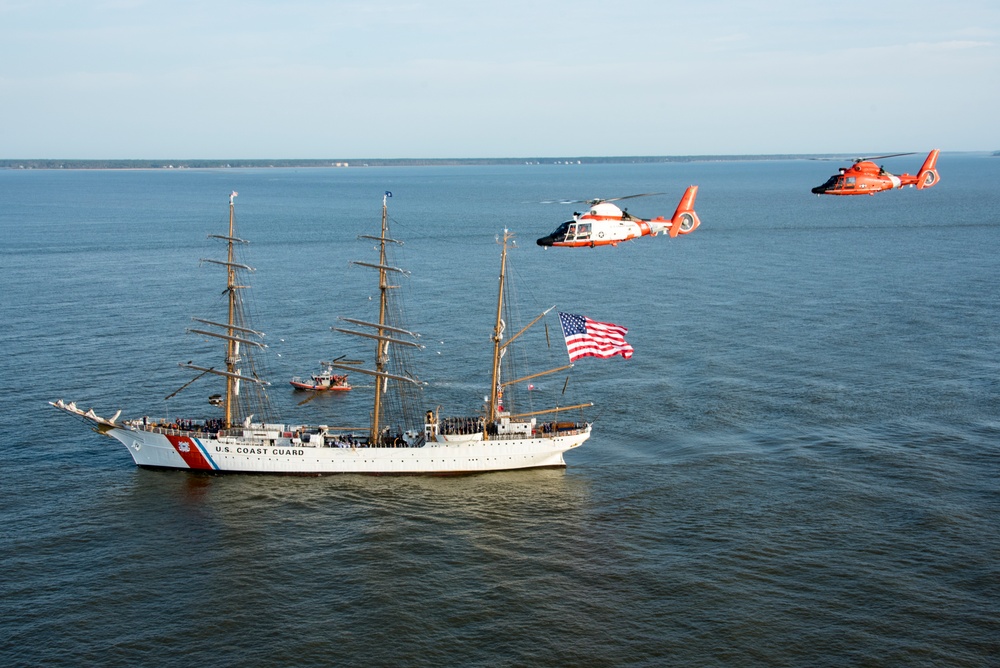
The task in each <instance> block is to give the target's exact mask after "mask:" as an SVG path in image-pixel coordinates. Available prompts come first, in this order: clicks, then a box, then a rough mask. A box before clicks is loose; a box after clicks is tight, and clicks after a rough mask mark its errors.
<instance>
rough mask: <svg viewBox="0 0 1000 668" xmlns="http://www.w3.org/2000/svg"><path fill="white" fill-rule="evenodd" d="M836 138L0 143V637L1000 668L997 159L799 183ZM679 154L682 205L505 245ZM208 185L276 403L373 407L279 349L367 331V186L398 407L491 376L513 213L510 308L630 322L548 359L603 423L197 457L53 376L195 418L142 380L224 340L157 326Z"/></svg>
mask: <svg viewBox="0 0 1000 668" xmlns="http://www.w3.org/2000/svg"><path fill="white" fill-rule="evenodd" d="M922 159H923V156H920V155H917V156H907V157H900V158H893V159H890V160H887V161H885V165H886V167H887V168H888V169H889V170H890V171H893V172H895V173H901V172H903V171H910V172H913V171H915V170H916V169H917V168H918V167H919V165H920V162H921V161H922ZM837 166H838V165H837V163H832V162H817V161H807V160H785V161H747V162H696V163H669V164H640V165H524V166H492V167H491V166H475V167H471V166H466V167H439V166H438V167H407V168H367V169H366V168H349V169H332V168H331V169H259V170H256V169H248V170H156V171H152V170H150V171H141V170H136V171H0V238H2V244H0V284H2V286H3V287H2V290H0V346H2V351H3V354H2V355H0V372H2V379H3V390H2V392H0V397H2V402H0V405H2V409H3V410H2V417H3V419H2V421H0V457H2V458H0V463H2V482H0V573H2V577H0V664H3V665H5V666H61V665H66V666H77V665H102V666H193V665H206V666H207V665H210V666H278V665H294V666H331V665H338V666H339V665H357V666H446V665H461V666H623V665H634V666H661V665H679V666H734V665H737V666H747V665H761V666H764V665H767V666H853V665H870V666H883V665H884V666H985V665H998V659H997V657H998V656H1000V485H998V475H1000V380H998V376H1000V290H998V286H1000V256H998V252H1000V187H998V185H997V184H998V183H1000V158H994V157H990V156H988V155H986V154H949V153H944V154H942V156H941V158H940V161H939V164H938V167H939V171H940V173H941V182H940V184H939V185H938V186H936V187H934V188H932V189H930V190H926V191H917V190H915V189H906V190H902V191H893V192H887V193H882V194H880V195H877V196H874V197H854V198H836V197H817V196H815V195H812V194H811V193H810V192H809V189H810V188H811V187H812V186H815V185H818V184H820V183H822V182H823V181H825V180H826V178H827V177H828V176H829V175H830V174H832V173H833V172H834V171H835V170H836V168H837ZM690 184H698V185H699V186H700V187H701V189H700V192H699V195H698V200H697V202H696V207H695V208H696V210H697V212H698V214H699V216H700V217H701V221H702V225H701V228H700V229H698V230H697V231H696V232H695V233H693V234H690V235H688V236H686V237H681V238H677V239H669V238H666V237H659V238H643V239H640V240H637V241H633V242H630V243H627V244H623V245H620V246H618V247H615V248H610V247H609V248H598V249H580V250H569V249H549V250H544V249H542V248H540V247H538V246H536V245H535V243H534V242H535V239H536V238H538V237H540V236H543V235H544V234H546V233H548V232H550V231H552V230H553V229H555V227H556V226H557V225H558V224H559V223H561V222H563V221H564V220H568V219H569V218H570V216H571V214H572V211H573V209H574V205H554V204H541V203H540V202H542V201H545V200H552V199H559V198H567V199H586V198H591V197H616V196H622V195H630V194H634V193H646V192H663V193H665V194H664V195H662V196H656V197H647V198H642V199H635V200H629V201H627V202H624V203H623V204H628V207H629V209H630V212H631V213H633V214H636V215H643V216H646V217H648V216H651V215H657V214H664V215H667V216H669V215H671V214H672V212H673V210H674V208H675V206H676V204H677V201H678V200H679V198H680V196H681V194H682V193H683V191H684V188H685V187H686V186H688V185H690ZM231 190H237V191H239V193H240V194H239V197H238V198H237V201H236V203H237V219H238V225H239V233H240V235H241V236H242V237H244V238H246V239H249V240H251V241H252V244H251V245H250V246H249V249H248V252H247V258H248V261H249V263H250V264H252V265H253V266H254V267H255V268H256V270H257V271H256V273H254V274H253V278H252V280H253V288H252V290H251V292H252V294H253V303H254V306H255V310H256V314H257V323H258V325H259V327H260V328H261V329H263V330H264V331H266V332H267V334H268V340H269V341H270V347H269V349H268V367H269V372H270V374H271V377H272V380H273V382H274V384H273V386H272V387H271V397H272V400H273V401H274V403H275V406H276V407H277V408H278V409H279V410H280V412H281V414H282V417H283V418H284V419H285V420H286V421H288V422H311V423H327V424H342V423H343V421H353V420H361V421H362V422H361V423H363V421H364V419H365V416H367V411H368V410H369V409H368V402H369V400H370V392H369V388H366V387H365V382H364V380H363V378H358V377H356V376H355V377H352V380H354V381H355V385H356V387H355V390H354V391H352V392H350V393H347V394H346V395H338V396H321V397H318V398H316V399H315V400H311V401H308V402H305V403H302V401H303V396H304V395H302V394H301V393H300V394H296V393H295V392H293V391H292V389H291V387H290V386H289V385H288V384H287V381H288V379H289V378H290V377H291V376H293V375H307V374H309V373H312V372H315V371H318V370H319V364H318V362H319V360H321V359H329V358H330V357H333V356H338V355H344V354H346V355H349V356H350V357H360V358H364V355H365V352H364V351H363V350H357V349H354V348H352V347H351V346H353V345H356V343H355V342H354V341H347V340H345V339H346V338H348V337H344V336H343V335H338V334H335V333H333V332H331V331H330V327H331V326H333V325H336V324H337V317H338V316H342V315H347V316H352V317H364V316H365V309H367V308H370V302H369V301H368V297H370V296H371V295H372V294H373V292H374V291H373V288H372V286H371V285H368V283H367V282H368V281H370V278H371V274H370V273H366V272H365V271H364V270H363V269H361V268H358V267H352V266H351V265H350V264H349V261H350V260H353V259H370V251H371V248H370V242H365V241H359V240H358V239H357V235H358V234H363V233H372V232H374V231H375V230H376V227H377V225H378V222H379V219H380V211H381V199H382V194H383V192H384V191H386V190H389V191H392V193H393V197H392V199H391V200H389V212H390V217H391V219H392V234H393V236H395V237H396V238H399V239H402V240H404V241H405V242H406V245H405V246H403V247H402V249H401V263H402V264H404V266H406V268H408V269H409V270H410V271H411V274H410V276H409V277H408V278H406V279H405V280H404V281H403V288H402V289H403V290H404V293H405V297H406V303H407V311H408V314H409V319H410V320H411V321H412V324H413V329H414V330H416V331H419V332H421V333H422V335H423V340H424V341H425V343H426V344H427V347H426V349H425V350H424V351H423V352H422V353H420V355H419V356H418V357H417V361H418V362H419V363H421V364H423V368H424V372H423V379H424V380H426V381H427V382H428V385H427V386H426V387H425V389H424V392H425V395H426V398H427V402H426V403H427V407H428V408H433V407H434V406H436V405H441V406H442V411H443V412H447V413H451V414H461V413H466V412H469V411H475V410H477V409H478V406H479V405H480V404H481V403H482V395H483V394H484V392H486V390H487V388H488V386H489V378H488V366H487V363H488V355H489V351H490V348H489V346H490V342H489V336H490V331H491V314H492V313H493V310H494V308H495V301H494V300H495V298H496V297H495V290H496V279H497V272H498V262H499V248H498V246H497V244H496V236H497V235H498V234H499V233H501V232H502V231H503V230H504V229H505V228H506V229H510V230H513V231H514V232H515V233H516V234H517V235H518V239H519V241H520V247H519V248H518V249H516V250H514V251H512V252H511V261H512V267H513V271H515V272H516V273H517V278H518V279H519V283H520V284H521V285H523V287H522V288H521V289H520V290H519V294H518V297H519V303H522V308H523V310H524V313H525V314H526V315H527V316H528V317H529V318H530V317H531V315H533V314H534V313H536V312H540V311H541V310H543V309H545V308H548V307H549V306H552V305H553V304H554V305H556V306H557V310H560V311H567V312H572V313H580V314H583V315H587V316H589V317H591V318H594V319H597V320H605V321H610V322H615V323H618V324H621V325H624V326H626V327H628V328H629V334H628V337H627V338H628V341H629V343H631V344H632V345H633V346H634V348H635V355H634V357H633V358H632V359H631V360H628V361H626V360H622V359H621V358H616V359H612V360H597V359H584V360H581V361H579V362H578V363H577V364H576V367H575V368H574V369H573V370H572V373H571V375H570V380H569V382H568V384H567V385H565V389H566V394H565V396H566V397H567V399H565V400H563V401H564V403H567V402H568V401H569V400H570V399H569V397H570V396H572V397H573V399H572V400H573V401H574V402H582V401H593V402H594V403H595V406H594V408H593V409H591V410H590V411H588V413H587V414H586V417H587V418H588V419H590V420H593V421H594V424H595V426H594V433H593V436H592V438H591V439H590V440H589V441H588V442H587V443H586V444H584V446H583V447H581V448H580V449H578V450H575V451H573V452H570V453H569V454H568V455H567V464H568V466H567V468H565V469H559V470H538V471H523V472H507V473H494V474H484V475H473V476H459V477H360V476H348V475H344V476H329V477H319V478H297V477H270V476H247V475H219V476H216V475H195V474H189V473H185V472H163V471H147V470H141V469H138V468H137V467H136V466H135V465H134V464H133V463H132V460H131V458H130V457H129V454H128V453H127V452H126V451H125V449H124V448H122V447H121V446H120V445H119V444H118V443H117V442H115V441H113V440H111V439H108V438H105V437H102V436H99V435H98V434H96V433H94V432H92V431H90V430H88V429H87V428H86V427H85V426H84V425H83V424H81V423H80V422H78V421H76V420H74V419H72V418H71V417H70V416H67V415H65V414H63V413H61V412H59V411H57V410H55V409H53V408H51V407H50V406H48V405H47V403H46V402H48V401H51V400H55V399H59V398H62V399H65V400H66V401H70V400H74V401H76V403H77V404H78V405H79V406H81V407H83V408H89V407H94V409H95V410H96V411H97V412H98V413H99V414H102V415H111V414H113V413H114V412H115V411H116V410H118V409H123V410H124V413H123V414H124V415H125V416H136V415H164V416H175V415H176V416H180V415H189V414H191V413H192V412H197V413H198V414H204V415H211V413H209V411H210V410H211V407H210V406H208V404H207V403H206V401H205V398H206V396H207V395H208V394H210V393H214V392H215V391H217V389H218V388H214V387H212V386H211V382H209V381H204V384H202V381H199V382H198V383H196V384H194V385H192V386H191V387H189V388H187V389H185V390H184V391H183V392H181V393H179V394H177V395H176V396H175V397H173V398H171V399H169V400H167V399H165V397H166V396H167V395H168V394H170V393H172V392H174V391H175V390H177V389H178V388H180V387H181V386H182V385H183V384H184V383H186V382H187V381H188V380H190V375H189V372H187V371H185V370H184V369H181V368H179V367H178V363H181V362H187V361H188V360H193V361H194V363H195V364H199V363H206V362H210V363H211V362H213V359H214V358H213V357H212V355H216V354H218V351H217V346H216V344H214V343H213V342H209V341H203V340H202V339H201V338H200V337H198V336H197V335H194V334H189V333H186V332H185V330H186V329H187V328H188V327H190V326H192V322H191V320H190V318H191V317H192V316H195V317H205V318H208V319H213V318H216V319H217V318H218V317H219V316H218V314H219V310H218V309H219V307H220V304H221V303H222V301H221V300H222V296H221V291H222V286H223V285H224V277H223V276H222V273H221V271H219V269H218V267H213V266H212V265H208V264H201V265H200V264H199V259H200V258H213V257H219V253H220V252H221V249H220V248H219V245H218V242H215V241H213V240H209V239H207V238H206V237H207V235H208V234H221V233H224V226H225V224H226V221H227V214H228V195H229V193H230V191H231ZM584 206H585V205H583V204H577V205H575V207H576V209H577V210H581V209H582V207H584ZM553 316H554V313H553V314H551V315H550V317H553ZM549 326H550V330H551V333H552V335H553V338H554V339H557V340H554V341H553V348H554V349H556V350H557V351H558V347H559V346H560V345H562V344H561V340H558V337H559V334H558V325H557V324H555V323H554V322H553V323H551V324H550V325H549ZM338 337H339V338H338ZM368 357H369V358H370V354H369V356H368ZM564 382H565V381H564V377H563V376H559V377H558V379H556V380H551V381H545V380H543V379H540V380H539V381H538V383H537V387H536V389H535V390H534V392H537V393H538V397H539V401H540V402H541V403H547V402H546V401H544V400H545V399H546V398H553V397H554V398H556V399H557V400H559V399H560V398H561V397H562V396H563V394H562V393H563V390H564Z"/></svg>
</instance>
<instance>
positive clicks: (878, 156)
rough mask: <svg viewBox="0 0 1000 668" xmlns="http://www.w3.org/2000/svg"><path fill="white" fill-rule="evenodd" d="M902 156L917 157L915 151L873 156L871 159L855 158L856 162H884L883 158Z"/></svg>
mask: <svg viewBox="0 0 1000 668" xmlns="http://www.w3.org/2000/svg"><path fill="white" fill-rule="evenodd" d="M901 155H916V152H915V151H910V152H909V153H890V154H889V155H873V156H871V157H869V158H855V159H854V162H864V161H865V160H882V159H883V158H896V157H899V156H901Z"/></svg>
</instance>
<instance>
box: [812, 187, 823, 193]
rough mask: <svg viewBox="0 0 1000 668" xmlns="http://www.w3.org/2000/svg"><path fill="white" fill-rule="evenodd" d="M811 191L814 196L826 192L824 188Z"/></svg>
mask: <svg viewBox="0 0 1000 668" xmlns="http://www.w3.org/2000/svg"><path fill="white" fill-rule="evenodd" d="M812 191H813V194H814V195H822V194H823V193H825V192H826V186H816V187H815V188H813V189H812Z"/></svg>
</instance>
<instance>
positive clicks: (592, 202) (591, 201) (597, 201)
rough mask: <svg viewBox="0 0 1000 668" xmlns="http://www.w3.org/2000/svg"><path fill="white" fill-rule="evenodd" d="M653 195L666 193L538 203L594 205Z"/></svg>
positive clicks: (551, 200) (553, 200)
mask: <svg viewBox="0 0 1000 668" xmlns="http://www.w3.org/2000/svg"><path fill="white" fill-rule="evenodd" d="M654 195H666V193H640V194H638V195H625V196H624V197H609V198H607V199H605V198H603V197H593V198H591V199H550V200H545V201H542V202H539V204H589V205H590V206H594V205H595V204H600V203H601V202H617V201H619V200H623V199H632V198H633V197H653V196H654Z"/></svg>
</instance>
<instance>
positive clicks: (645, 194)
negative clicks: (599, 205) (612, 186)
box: [599, 193, 667, 202]
mask: <svg viewBox="0 0 1000 668" xmlns="http://www.w3.org/2000/svg"><path fill="white" fill-rule="evenodd" d="M666 194H667V193H641V194H639V195H625V196H624V197H612V198H611V199H602V200H599V201H601V202H618V201H620V200H623V199H632V198H633V197H653V196H654V195H666Z"/></svg>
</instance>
